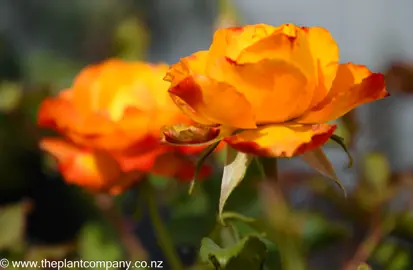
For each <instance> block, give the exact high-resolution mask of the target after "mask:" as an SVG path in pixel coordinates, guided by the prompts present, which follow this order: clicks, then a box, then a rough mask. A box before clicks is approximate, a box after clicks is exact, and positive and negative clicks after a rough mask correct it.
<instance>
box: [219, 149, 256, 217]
mask: <svg viewBox="0 0 413 270" xmlns="http://www.w3.org/2000/svg"><path fill="white" fill-rule="evenodd" d="M252 158H253V157H252V156H251V155H248V154H245V153H241V152H238V151H236V150H234V149H232V148H231V147H228V146H227V156H226V160H225V167H224V173H223V176H222V182H221V195H220V198H219V219H220V220H221V221H223V220H222V217H221V214H222V211H223V210H224V205H225V202H226V201H227V200H228V198H229V195H231V193H232V191H233V190H234V189H235V188H236V187H237V186H238V184H239V183H240V182H241V181H242V179H243V178H244V175H245V173H246V171H247V168H248V166H249V164H250V163H251V161H252Z"/></svg>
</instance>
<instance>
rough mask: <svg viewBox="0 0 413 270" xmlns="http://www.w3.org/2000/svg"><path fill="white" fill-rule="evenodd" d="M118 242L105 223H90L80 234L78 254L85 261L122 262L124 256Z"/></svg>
mask: <svg viewBox="0 0 413 270" xmlns="http://www.w3.org/2000/svg"><path fill="white" fill-rule="evenodd" d="M118 241H119V240H118V239H117V237H116V235H114V233H113V231H112V230H111V229H110V228H109V227H108V226H106V225H105V224H104V223H101V222H90V223H88V224H87V225H85V226H84V227H83V228H82V230H81V232H80V234H79V240H78V245H79V247H78V249H79V250H78V252H79V255H80V257H81V258H82V259H84V260H102V258H105V260H108V261H116V260H121V259H122V258H124V254H123V251H122V249H121V245H120V244H119V242H118Z"/></svg>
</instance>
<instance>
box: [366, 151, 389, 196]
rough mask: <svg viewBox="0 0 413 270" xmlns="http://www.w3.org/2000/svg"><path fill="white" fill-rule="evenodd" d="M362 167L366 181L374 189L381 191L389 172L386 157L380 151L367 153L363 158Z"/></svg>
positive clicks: (385, 184)
mask: <svg viewBox="0 0 413 270" xmlns="http://www.w3.org/2000/svg"><path fill="white" fill-rule="evenodd" d="M363 169H364V170H363V171H364V177H365V179H366V181H367V183H368V184H370V185H371V186H372V187H373V188H374V189H375V190H376V191H383V190H384V189H385V187H386V186H387V181H388V179H389V178H390V174H391V170H390V165H389V162H388V160H387V158H386V157H385V156H384V155H382V154H380V153H369V154H368V155H367V156H366V157H365V158H364V162H363Z"/></svg>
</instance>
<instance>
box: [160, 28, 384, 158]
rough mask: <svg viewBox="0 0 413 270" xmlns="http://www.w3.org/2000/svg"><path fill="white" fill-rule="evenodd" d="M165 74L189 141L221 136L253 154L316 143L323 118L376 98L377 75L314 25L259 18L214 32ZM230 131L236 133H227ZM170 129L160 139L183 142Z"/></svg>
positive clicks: (327, 130)
mask: <svg viewBox="0 0 413 270" xmlns="http://www.w3.org/2000/svg"><path fill="white" fill-rule="evenodd" d="M165 80H167V81H169V82H170V88H169V93H170V94H171V96H172V98H173V100H174V101H175V103H176V104H177V106H178V107H180V108H181V110H182V111H184V112H185V113H186V114H187V115H188V116H190V117H191V118H192V119H193V120H194V121H196V122H197V123H199V124H202V125H203V129H204V131H200V129H202V127H197V129H198V132H197V136H196V143H200V141H201V138H200V137H201V136H200V134H204V135H205V136H204V143H206V144H208V142H210V141H216V140H217V139H222V138H223V139H224V140H225V141H226V142H227V143H228V144H230V145H231V146H232V147H233V148H235V149H237V150H239V151H242V152H246V153H252V154H256V155H262V156H273V157H292V156H294V155H298V154H302V153H304V152H305V151H310V150H313V149H315V148H318V147H320V146H322V145H323V144H324V143H326V141H327V140H328V139H329V137H330V136H331V135H332V134H333V132H334V130H335V128H336V126H335V125H331V124H327V122H329V121H332V120H335V119H337V118H339V117H341V116H342V115H344V114H346V113H347V112H349V111H351V110H352V109H354V108H355V107H357V106H359V105H361V104H363V103H367V102H371V101H375V100H377V99H381V98H384V97H385V96H387V95H388V93H387V91H386V89H385V83H384V76H383V75H382V74H378V73H372V72H370V71H369V69H368V68H367V67H365V66H361V65H355V64H352V63H346V64H339V49H338V46H337V44H336V42H335V41H334V39H333V37H332V36H331V35H330V33H329V32H328V31H327V30H325V29H323V28H321V27H310V28H307V27H297V26H295V25H292V24H285V25H281V26H279V27H273V26H269V25H265V24H258V25H249V26H245V27H239V28H226V29H221V30H218V31H217V32H216V33H215V35H214V38H213V42H212V45H211V46H210V48H209V50H207V51H199V52H197V53H195V54H193V55H192V56H189V57H185V58H183V59H181V61H180V62H179V63H177V64H174V65H173V66H172V67H171V68H170V70H169V71H168V73H167V75H166V77H165ZM234 131H237V132H236V134H234ZM181 134H182V132H176V128H174V127H168V128H166V129H164V136H165V138H164V139H165V140H166V141H169V142H171V143H173V144H179V143H180V142H181V143H185V144H189V145H190V144H191V143H192V141H191V139H190V138H188V136H186V137H185V138H181Z"/></svg>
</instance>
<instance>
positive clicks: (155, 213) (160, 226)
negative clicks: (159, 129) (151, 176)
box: [143, 181, 184, 270]
mask: <svg viewBox="0 0 413 270" xmlns="http://www.w3.org/2000/svg"><path fill="white" fill-rule="evenodd" d="M143 184H144V194H143V195H144V196H145V197H146V202H147V204H148V211H149V216H150V218H151V221H152V225H153V227H154V228H155V233H156V238H157V239H158V244H159V246H160V247H161V249H162V251H163V253H164V255H165V257H166V259H167V260H168V263H169V265H170V267H171V269H172V270H183V269H184V267H183V265H182V262H181V260H180V259H179V256H178V254H177V253H176V250H175V247H174V245H173V242H172V239H171V236H170V235H169V233H168V230H167V229H166V226H165V224H164V223H163V221H162V218H161V215H160V213H159V208H158V205H157V203H156V199H155V194H154V193H155V192H154V190H153V187H152V186H151V184H150V183H149V182H148V181H145V183H143Z"/></svg>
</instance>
